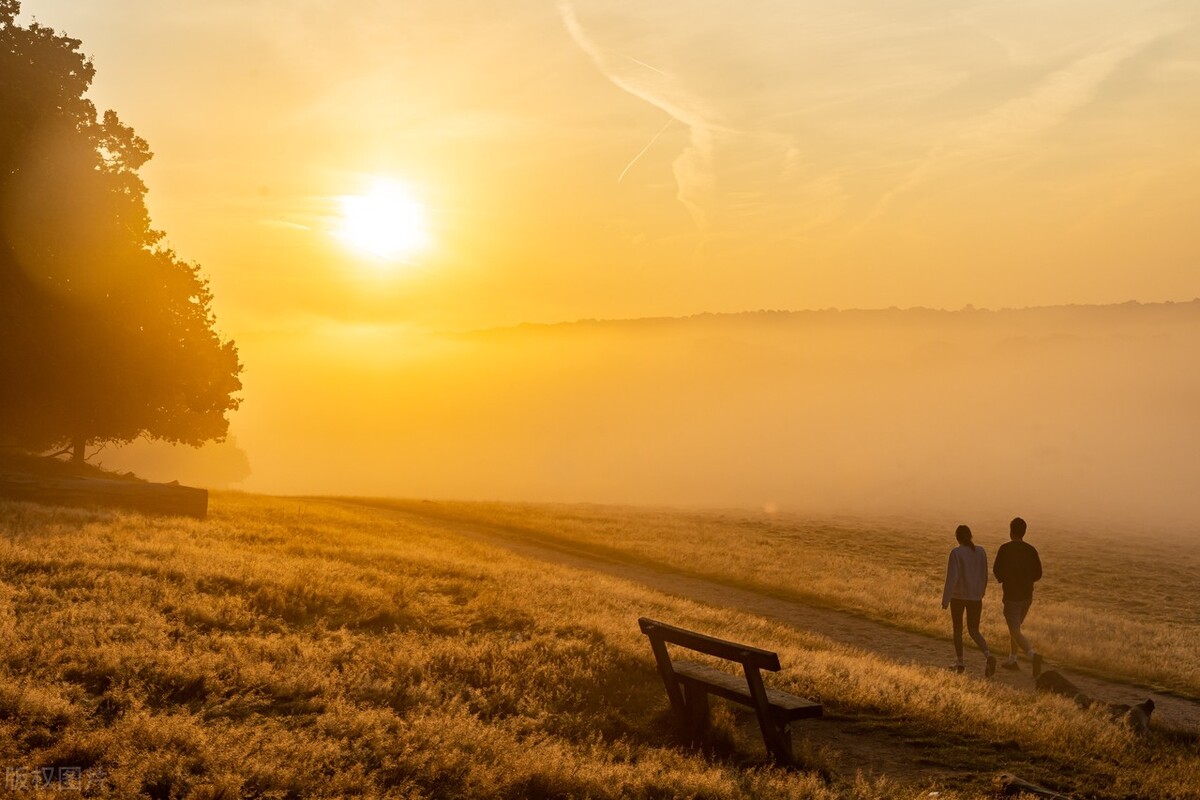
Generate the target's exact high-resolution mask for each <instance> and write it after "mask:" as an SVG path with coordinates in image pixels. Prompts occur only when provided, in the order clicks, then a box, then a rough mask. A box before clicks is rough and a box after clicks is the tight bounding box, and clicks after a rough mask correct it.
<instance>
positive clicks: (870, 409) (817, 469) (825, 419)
mask: <svg viewBox="0 0 1200 800" xmlns="http://www.w3.org/2000/svg"><path fill="white" fill-rule="evenodd" d="M357 337H358V339H357V344H355V348H356V350H357V352H356V354H355V356H354V357H345V356H342V357H338V355H337V354H338V350H337V348H336V347H329V346H328V342H327V347H326V348H325V349H324V350H322V349H319V348H316V347H314V346H313V345H312V343H311V342H306V341H299V340H296V341H290V342H284V343H277V345H278V347H279V348H280V349H279V350H277V351H275V353H274V358H273V359H272V362H271V365H270V369H271V370H272V371H271V372H265V371H260V372H258V373H256V372H255V370H254V369H253V367H252V368H251V370H249V371H248V374H247V389H248V396H249V398H250V400H249V401H248V402H247V403H246V405H245V407H244V408H243V410H242V411H239V413H238V414H237V415H236V416H235V419H234V425H233V427H234V430H235V431H236V432H237V435H238V437H239V444H240V445H241V447H242V448H244V449H245V451H246V452H247V453H248V456H249V460H250V464H251V469H252V470H253V472H252V474H251V475H250V477H249V478H248V479H247V480H245V481H244V482H243V483H242V484H240V485H241V486H243V488H247V489H253V490H256V491H267V492H275V493H292V494H355V495H387V496H404V497H428V498H456V499H487V500H528V501H564V502H599V503H622V504H665V505H685V506H739V507H754V508H764V509H767V510H776V509H777V510H780V511H786V510H795V511H805V512H823V513H825V512H828V513H834V512H836V513H855V514H862V513H908V514H913V513H921V514H926V513H931V512H933V513H951V514H953V513H959V514H964V515H967V514H981V513H988V514H996V515H1004V514H1009V515H1011V514H1016V513H1022V514H1030V515H1032V514H1044V515H1052V516H1054V517H1056V518H1069V519H1074V520H1119V521H1122V522H1134V523H1139V524H1146V525H1150V524H1153V525H1155V526H1158V527H1163V526H1177V525H1180V524H1182V525H1185V526H1192V527H1193V528H1194V527H1195V526H1196V525H1197V523H1200V500H1198V499H1197V497H1196V495H1195V492H1194V483H1195V475H1196V474H1197V467H1198V466H1200V465H1198V463H1197V461H1198V459H1200V425H1198V424H1197V423H1198V422H1200V419H1198V416H1200V373H1198V372H1197V370H1196V369H1195V353H1196V352H1198V351H1200V301H1194V302H1191V303H1181V304H1170V303H1168V304H1138V303H1128V304H1124V305H1119V306H1069V307H1055V308H1035V309H1024V310H1006V311H984V310H976V309H971V308H967V309H963V310H960V311H953V312H950V311H934V310H926V309H909V310H897V309H890V310H879V311H835V310H829V311H808V312H771V311H762V312H755V313H745V314H733V315H700V316H695V317H689V318H682V319H647V320H634V321H583V322H576V323H569V324H559V325H521V326H516V327H512V328H503V329H496V330H488V331H477V332H471V333H465V334H439V335H425V336H418V335H415V334H412V333H408V334H405V335H404V336H403V337H392V336H390V335H389V334H387V333H383V332H379V331H375V332H374V333H372V332H370V331H366V332H364V331H361V330H360V331H359V332H358V334H357ZM342 345H343V346H347V347H348V346H350V341H349V339H347V340H346V341H343V342H342ZM249 363H251V364H253V363H254V361H253V360H250V361H249ZM264 369H266V368H264ZM160 477H164V478H165V477H167V476H165V475H164V476H160Z"/></svg>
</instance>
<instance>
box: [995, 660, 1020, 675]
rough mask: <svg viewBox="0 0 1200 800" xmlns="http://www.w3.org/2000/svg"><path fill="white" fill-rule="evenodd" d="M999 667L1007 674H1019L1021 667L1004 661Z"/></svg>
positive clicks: (1012, 662)
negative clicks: (1006, 671)
mask: <svg viewBox="0 0 1200 800" xmlns="http://www.w3.org/2000/svg"><path fill="white" fill-rule="evenodd" d="M1000 666H1001V667H1003V668H1004V669H1006V670H1008V671H1009V672H1020V671H1021V665H1020V664H1018V663H1017V662H1015V661H1005V662H1004V663H1003V664H1001V665H1000Z"/></svg>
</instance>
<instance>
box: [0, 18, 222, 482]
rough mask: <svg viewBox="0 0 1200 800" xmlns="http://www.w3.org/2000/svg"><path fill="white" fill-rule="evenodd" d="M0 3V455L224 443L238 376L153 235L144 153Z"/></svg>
mask: <svg viewBox="0 0 1200 800" xmlns="http://www.w3.org/2000/svg"><path fill="white" fill-rule="evenodd" d="M19 10H20V3H19V2H18V1H17V0H0V446H7V447H14V446H15V447H22V448H25V449H29V450H46V449H50V448H59V447H64V448H65V447H69V448H71V449H72V451H73V452H74V455H75V457H76V458H82V457H83V449H84V448H85V447H86V446H88V445H91V444H97V443H102V442H125V441H131V440H133V439H135V438H137V437H139V436H146V437H149V438H156V439H162V440H165V441H168V442H174V443H185V444H191V445H199V444H202V443H203V442H205V441H209V440H218V441H219V440H221V439H223V438H224V436H225V434H226V432H227V430H228V418H227V414H228V412H230V411H232V410H233V409H235V408H237V405H238V403H239V402H240V400H239V398H238V397H237V392H238V391H239V390H240V389H241V382H240V380H239V378H238V375H239V373H240V372H241V364H240V362H239V359H238V353H237V348H236V347H235V345H234V343H233V342H230V341H222V340H221V338H220V337H219V336H218V335H217V333H216V331H215V330H214V323H215V319H214V316H213V313H212V309H211V302H212V294H211V293H210V291H209V288H208V283H207V281H206V280H205V279H204V278H203V277H202V276H201V274H200V270H199V267H198V266H197V265H196V264H193V263H189V262H187V261H184V260H182V259H180V258H179V257H178V256H177V255H176V254H175V253H174V252H173V251H172V250H171V249H169V248H167V247H166V246H165V245H164V244H163V234H162V233H161V232H159V231H157V230H155V229H154V228H153V227H152V226H151V222H150V215H149V213H148V212H147V209H146V203H145V195H146V186H145V184H144V183H143V182H142V180H141V178H140V176H139V174H138V170H139V169H140V168H141V166H142V165H143V164H145V163H146V161H147V160H149V158H150V157H151V152H150V149H149V146H148V145H147V143H146V142H145V140H143V139H141V138H140V137H138V136H137V134H136V133H134V131H133V129H132V128H131V127H129V126H127V125H125V124H124V123H122V122H121V120H120V118H119V117H118V116H117V114H116V113H115V112H113V111H105V112H104V113H103V114H102V115H101V114H98V113H97V110H96V108H95V106H94V105H93V104H92V102H91V101H90V100H88V99H87V98H86V97H85V94H86V92H87V90H88V87H89V86H90V84H91V81H92V77H93V75H94V72H95V70H94V68H93V65H92V63H91V61H90V60H89V59H88V58H87V56H86V55H84V54H83V53H82V52H81V51H80V46H81V42H80V41H79V40H77V39H71V38H69V37H67V36H64V35H61V34H59V33H57V32H56V31H54V30H53V29H51V28H47V27H45V26H43V25H39V24H37V23H32V24H29V25H28V26H22V25H20V24H18V22H17V20H16V17H17V14H18V12H19Z"/></svg>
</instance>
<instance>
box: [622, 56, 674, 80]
mask: <svg viewBox="0 0 1200 800" xmlns="http://www.w3.org/2000/svg"><path fill="white" fill-rule="evenodd" d="M621 55H623V56H625V57H626V58H628V59H629V60H630V61H632V62H633V63H635V64H637V65H638V66H639V67H645V68H646V69H648V70H650V71H651V72H657V73H658V74H659V75H663V76H666V74H667V73H665V72H663V71H662V70H661V69H659V68H658V67H652V66H650V65H649V64H647V63H646V62H645V61H641V60H640V59H636V58H634V57H633V56H630V55H625V54H624V53H622V54H621Z"/></svg>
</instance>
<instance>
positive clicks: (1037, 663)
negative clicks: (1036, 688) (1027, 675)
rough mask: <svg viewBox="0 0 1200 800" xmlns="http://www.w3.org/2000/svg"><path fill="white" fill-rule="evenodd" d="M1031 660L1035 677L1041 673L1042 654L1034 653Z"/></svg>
mask: <svg viewBox="0 0 1200 800" xmlns="http://www.w3.org/2000/svg"><path fill="white" fill-rule="evenodd" d="M1032 661H1033V677H1035V678H1036V677H1038V676H1039V675H1041V674H1042V654H1041V653H1034V654H1033V659H1032Z"/></svg>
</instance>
